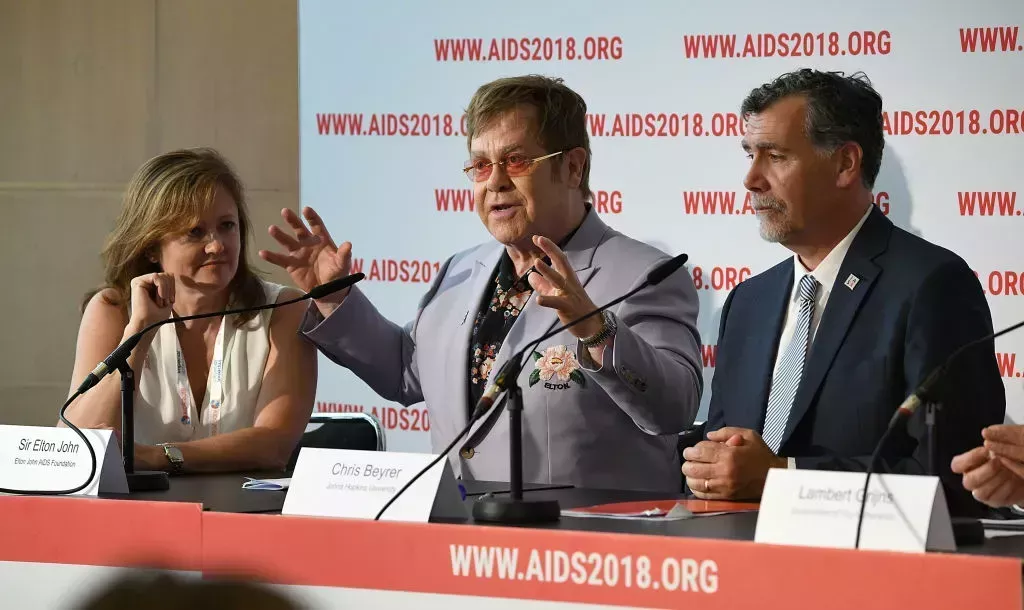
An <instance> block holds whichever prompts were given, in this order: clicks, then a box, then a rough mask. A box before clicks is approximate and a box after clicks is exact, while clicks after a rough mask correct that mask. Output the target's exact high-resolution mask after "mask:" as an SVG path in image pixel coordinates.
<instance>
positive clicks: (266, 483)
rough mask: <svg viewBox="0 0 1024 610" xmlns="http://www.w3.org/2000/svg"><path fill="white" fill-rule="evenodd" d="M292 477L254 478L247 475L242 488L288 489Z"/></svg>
mask: <svg viewBox="0 0 1024 610" xmlns="http://www.w3.org/2000/svg"><path fill="white" fill-rule="evenodd" d="M291 482H292V480H291V479H254V478H252V477H245V482H244V483H242V489H256V490H261V491H283V490H285V489H288V485H289V484H290V483H291Z"/></svg>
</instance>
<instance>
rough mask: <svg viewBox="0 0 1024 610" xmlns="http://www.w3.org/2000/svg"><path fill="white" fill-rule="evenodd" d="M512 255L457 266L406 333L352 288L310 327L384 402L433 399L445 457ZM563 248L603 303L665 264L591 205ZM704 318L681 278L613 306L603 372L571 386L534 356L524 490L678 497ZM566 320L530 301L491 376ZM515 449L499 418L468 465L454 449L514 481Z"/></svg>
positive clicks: (473, 471)
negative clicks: (484, 304)
mask: <svg viewBox="0 0 1024 610" xmlns="http://www.w3.org/2000/svg"><path fill="white" fill-rule="evenodd" d="M503 248H504V246H502V245H501V244H499V243H496V242H493V243H489V244H485V245H480V246H477V247H475V248H472V249H470V250H466V251H463V252H460V253H458V254H455V255H454V256H452V257H451V258H449V259H448V260H447V261H446V262H445V264H444V265H443V266H442V268H441V270H440V273H439V274H438V277H437V279H436V280H435V282H434V284H433V285H432V286H431V288H430V290H429V291H428V292H427V294H426V295H425V296H424V297H423V299H422V300H421V302H420V304H419V309H418V312H417V315H416V318H415V320H414V321H413V322H411V323H410V324H408V325H406V326H405V327H402V326H398V325H396V324H394V323H393V322H391V321H389V320H387V319H385V318H384V317H383V316H382V315H381V314H380V313H379V312H378V311H377V310H376V309H375V308H374V306H373V305H372V304H371V303H370V302H369V300H368V299H367V298H366V295H365V294H364V293H363V292H362V291H360V290H359V289H358V287H354V288H353V289H352V290H351V292H350V293H349V296H348V297H347V298H346V299H345V302H344V303H343V304H342V306H341V307H339V308H338V309H337V310H335V311H334V313H332V314H331V315H330V316H329V317H328V318H327V319H324V318H323V317H322V316H321V315H320V314H319V311H318V310H317V309H316V307H315V306H313V305H311V306H310V308H309V309H308V310H307V313H306V318H305V319H304V320H303V324H302V328H301V332H303V333H304V334H305V336H306V337H308V338H309V339H310V340H312V341H313V342H314V343H315V344H316V345H317V347H318V348H319V349H320V351H322V352H323V353H324V354H325V355H326V356H328V357H329V358H330V359H331V360H333V361H334V362H336V363H338V364H340V365H341V366H343V367H345V368H348V369H350V370H351V371H353V372H354V373H355V374H356V375H358V376H359V378H360V379H362V380H363V381H364V382H366V383H367V384H368V385H369V386H370V387H371V388H373V390H374V391H376V392H377V393H378V394H380V395H381V396H382V397H384V398H385V399H388V400H393V401H396V402H399V403H402V404H404V405H410V404H414V403H418V402H421V401H425V402H426V405H427V408H428V409H429V412H430V422H431V427H430V432H431V444H432V446H433V448H434V450H435V451H440V450H441V449H442V448H444V447H445V446H447V445H448V443H450V442H451V440H452V439H453V438H454V437H455V435H456V434H458V433H459V432H460V431H461V430H462V429H463V428H464V427H465V426H466V423H467V422H468V415H469V412H470V405H469V404H468V400H469V399H468V392H467V383H468V376H469V368H468V367H469V365H468V349H469V340H470V333H471V331H472V326H473V321H474V318H475V316H476V313H477V309H478V306H479V304H480V301H481V298H482V296H483V293H484V291H485V290H490V289H491V286H490V285H489V281H488V280H490V278H491V277H492V272H493V271H494V269H495V267H496V265H497V264H498V261H499V259H500V257H501V254H502V251H503ZM564 251H565V253H566V256H567V258H568V260H569V262H570V263H571V264H572V267H573V269H574V270H575V271H576V274H577V276H578V277H579V279H580V282H581V283H582V284H583V285H584V286H585V288H586V290H587V293H588V294H589V295H590V298H591V299H592V300H593V301H594V303H596V304H597V305H601V304H603V303H607V302H608V301H611V300H612V299H614V298H616V297H618V296H620V295H622V294H624V293H625V292H627V291H628V290H630V289H631V288H633V287H635V286H637V285H638V284H640V282H641V281H643V279H644V278H645V277H646V275H647V272H649V271H650V270H651V269H653V268H654V267H656V266H657V265H658V264H659V263H661V262H664V261H666V260H668V258H669V257H668V256H667V255H666V254H665V253H663V252H661V251H660V250H658V249H656V248H653V247H651V246H648V245H646V244H644V243H641V242H639V241H636V240H633V239H630V238H628V237H626V236H624V235H622V234H621V233H619V232H617V231H615V230H613V229H611V228H610V227H608V226H607V225H606V224H605V223H604V222H603V221H602V220H601V219H600V218H599V217H598V215H597V213H596V212H594V211H593V210H591V211H590V212H589V213H588V214H587V217H586V219H585V220H584V222H583V224H582V225H581V226H580V228H579V230H578V231H577V232H576V234H575V235H573V237H572V239H571V240H570V241H569V243H568V244H566V247H565V248H564ZM697 309H698V303H697V293H696V290H695V289H694V286H693V283H692V281H691V280H690V277H689V275H688V274H687V273H686V272H685V271H684V270H680V271H677V272H676V273H675V274H674V275H673V276H671V277H670V278H668V279H667V280H665V281H663V282H662V283H660V284H659V285H657V286H653V287H648V288H645V289H644V290H642V291H640V292H639V293H637V294H636V295H634V296H633V297H631V298H629V299H627V300H626V301H624V302H622V303H620V304H619V305H617V306H616V307H614V308H613V309H612V310H611V311H612V312H613V315H614V316H615V317H616V322H617V324H618V332H617V334H616V336H615V339H614V343H613V345H612V347H610V348H609V349H607V350H606V352H605V355H604V363H603V366H602V367H601V368H600V369H599V370H586V369H584V368H582V366H581V368H579V369H578V371H577V372H576V373H575V374H573V375H571V376H570V379H569V380H567V381H562V380H560V379H559V378H558V377H557V376H554V377H551V378H550V379H548V380H547V381H545V380H544V379H540V378H539V377H540V372H541V371H540V370H539V369H538V368H537V367H538V364H543V363H540V362H539V361H538V360H537V359H536V357H533V356H531V357H529V358H528V359H527V361H526V364H525V365H524V366H523V370H522V372H521V374H520V376H519V378H518V381H519V387H520V388H522V391H523V406H524V411H523V480H524V482H528V483H552V484H570V485H575V486H578V487H591V488H605V489H637V490H657V491H665V492H678V491H679V490H680V488H681V485H682V475H681V473H680V470H679V457H678V455H677V450H676V441H677V435H678V433H679V432H681V431H682V430H683V429H684V428H685V427H686V426H688V425H690V424H691V423H692V422H693V420H694V418H695V417H696V414H697V409H698V407H699V405H700V397H701V392H702V391H703V378H702V363H701V359H700V337H699V334H698V331H697V328H696V321H697ZM557 324H558V318H557V315H556V313H555V311H554V310H552V309H548V308H544V307H540V306H538V305H537V304H536V302H535V299H534V298H532V297H531V299H530V301H529V302H528V303H527V305H526V307H525V308H524V309H523V311H522V313H521V314H520V315H519V317H518V319H517V320H516V322H515V324H514V325H513V326H512V328H511V330H510V331H509V333H508V335H507V337H506V338H505V341H504V343H503V344H502V347H501V350H500V351H499V352H498V355H497V358H496V359H495V362H494V366H493V368H492V370H491V381H493V378H494V375H495V374H496V373H497V371H498V370H499V369H500V368H501V366H502V364H504V363H505V362H506V361H507V360H508V359H509V357H511V356H512V355H513V354H514V353H515V352H516V351H518V350H520V349H522V348H524V347H526V346H527V345H529V344H530V343H532V342H533V341H534V340H536V339H537V337H539V336H540V335H542V334H544V333H546V332H547V331H549V330H551V329H553V328H554V327H555V326H556V325H557ZM559 345H562V346H566V347H567V348H568V350H569V351H571V352H573V353H575V354H577V359H578V362H580V364H581V365H582V364H583V363H584V362H585V361H584V360H583V359H582V356H583V353H582V352H583V351H585V348H583V347H582V346H580V345H578V341H577V340H576V338H575V337H573V336H572V335H571V334H570V333H569V332H568V331H564V332H562V333H559V334H558V335H556V336H555V337H553V338H551V339H549V340H547V341H545V342H544V343H542V344H541V345H540V347H539V348H538V349H537V350H536V351H537V353H538V354H541V355H543V354H544V353H545V352H546V351H547V350H549V349H551V348H554V347H557V346H559ZM591 366H594V365H591ZM535 371H536V372H535ZM563 372H564V371H563ZM531 377H532V379H531ZM531 382H532V383H531ZM479 425H480V424H479V423H478V424H476V426H477V427H478V426H479ZM508 446H509V440H508V418H507V417H505V416H503V417H501V418H500V419H499V420H497V423H496V424H495V425H494V427H493V429H492V430H491V431H490V434H489V435H488V436H487V437H486V438H485V439H484V440H483V441H482V442H481V443H480V444H479V445H478V446H477V448H476V452H475V455H474V456H473V457H472V458H470V459H465V458H462V457H460V455H459V454H458V452H453V453H452V455H451V456H450V460H451V462H452V466H453V468H454V470H455V473H456V475H457V476H459V475H461V476H462V477H463V478H464V479H478V480H492V481H507V480H508V478H509V458H508V455H509V451H508Z"/></svg>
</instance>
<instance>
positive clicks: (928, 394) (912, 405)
mask: <svg viewBox="0 0 1024 610" xmlns="http://www.w3.org/2000/svg"><path fill="white" fill-rule="evenodd" d="M1022 326H1024V321H1021V322H1018V323H1016V324H1014V325H1012V326H1008V327H1006V328H1004V329H1003V330H1001V331H999V332H994V333H989V334H987V335H985V336H983V337H980V338H978V339H974V340H973V341H968V342H967V343H965V344H963V345H961V346H960V347H958V348H957V349H956V350H954V351H953V353H952V354H950V355H949V357H948V358H946V360H945V361H943V362H942V364H940V365H938V366H937V367H935V369H933V370H932V372H931V373H929V374H928V376H927V377H925V378H924V381H922V382H921V383H920V384H918V386H917V388H916V389H915V390H914V391H913V392H911V393H910V396H907V398H906V399H905V400H904V401H903V402H902V403H900V406H899V407H897V409H896V412H895V413H893V414H892V418H891V419H890V420H889V425H888V427H887V428H886V429H885V432H884V433H883V434H882V438H880V439H879V440H878V444H877V445H875V451H874V452H873V453H872V454H871V460H870V461H869V462H868V470H867V476H865V477H864V491H863V492H862V499H861V504H860V515H859V516H858V517H857V538H856V540H855V542H854V548H855V549H859V548H860V531H861V526H862V525H863V523H864V507H865V506H866V505H867V495H868V482H869V481H870V480H871V474H872V473H873V472H874V471H875V469H876V468H877V463H878V460H879V457H880V456H881V453H882V447H883V446H884V445H885V441H886V440H888V438H889V435H891V434H892V432H893V431H894V430H895V429H896V428H897V427H898V426H899V425H900V424H901V423H903V422H905V421H907V420H908V419H910V416H911V415H913V414H914V413H915V412H916V411H917V409H918V408H919V407H920V406H921V405H922V404H924V403H925V402H927V401H928V400H929V399H931V398H933V397H934V392H935V386H936V385H937V384H938V382H939V380H940V379H942V377H943V376H944V375H945V374H946V371H947V370H949V367H950V365H951V364H953V362H955V361H956V359H957V358H959V357H960V355H961V354H963V353H964V352H965V351H967V350H969V349H971V348H973V347H975V346H977V345H980V344H982V343H987V342H989V341H993V340H995V339H996V338H997V337H1001V336H1003V335H1005V334H1006V333H1010V332H1013V331H1015V330H1017V329H1018V328H1020V327H1022ZM928 450H929V451H932V450H933V447H928ZM932 474H934V473H932Z"/></svg>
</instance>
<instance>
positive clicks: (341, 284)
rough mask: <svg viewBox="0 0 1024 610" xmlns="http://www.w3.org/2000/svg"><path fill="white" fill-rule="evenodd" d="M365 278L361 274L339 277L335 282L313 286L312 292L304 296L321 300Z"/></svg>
mask: <svg viewBox="0 0 1024 610" xmlns="http://www.w3.org/2000/svg"><path fill="white" fill-rule="evenodd" d="M365 277H366V276H365V275H363V274H362V273H353V274H352V275H346V276H345V277H339V278H338V279H336V280H331V281H329V282H324V283H323V284H320V285H319V286H314V287H313V289H312V290H310V291H309V292H307V293H306V296H307V297H309V298H311V299H322V298H324V297H325V296H327V295H329V294H333V293H335V292H338V291H339V290H344V289H346V288H348V287H349V286H351V285H352V284H355V283H356V282H358V281H360V280H362V279H363V278H365Z"/></svg>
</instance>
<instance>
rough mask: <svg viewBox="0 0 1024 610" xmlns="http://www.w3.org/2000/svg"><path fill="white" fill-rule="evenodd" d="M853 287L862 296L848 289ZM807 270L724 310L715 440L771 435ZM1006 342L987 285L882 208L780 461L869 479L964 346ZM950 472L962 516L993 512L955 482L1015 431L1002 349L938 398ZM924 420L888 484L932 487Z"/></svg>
mask: <svg viewBox="0 0 1024 610" xmlns="http://www.w3.org/2000/svg"><path fill="white" fill-rule="evenodd" d="M851 274H853V275H854V276H856V277H857V278H858V279H859V281H858V283H857V284H856V286H855V287H854V288H853V289H849V288H847V286H846V285H845V282H846V280H847V278H848V277H849V276H850V275H851ZM792 285H793V260H792V258H787V259H786V260H785V261H783V262H782V263H780V264H778V265H776V266H774V267H772V268H771V269H769V270H767V271H765V272H763V273H761V274H759V275H757V276H755V277H752V278H750V279H748V280H746V281H744V282H742V283H741V284H739V285H738V286H737V287H736V288H735V289H734V290H733V291H732V293H730V294H729V296H728V298H727V299H726V302H725V306H724V308H723V309H722V319H721V327H720V329H719V340H718V360H717V363H716V364H717V366H716V370H715V376H714V380H713V383H712V396H711V405H710V408H709V412H708V422H707V428H706V430H707V431H711V430H717V429H719V428H722V427H725V426H738V427H742V428H750V429H752V430H755V431H757V432H759V433H760V432H761V430H762V428H763V426H764V418H765V409H766V406H767V403H768V393H769V390H770V388H771V380H772V371H773V368H774V364H775V357H776V352H777V347H778V342H779V335H780V334H781V331H782V324H783V320H784V316H785V313H786V309H787V307H788V299H789V297H790V291H791V288H792ZM991 332H992V320H991V314H990V312H989V308H988V303H987V302H986V300H985V296H984V293H983V292H982V289H981V284H980V283H979V281H978V279H977V277H976V276H975V274H974V272H972V271H971V269H970V267H968V266H967V264H966V263H965V262H964V261H963V260H962V259H961V258H960V257H958V256H957V255H955V254H953V253H952V252H950V251H948V250H946V249H944V248H941V247H939V246H936V245H934V244H931V243H929V242H927V241H925V240H923V239H920V238H918V237H916V236H914V235H912V234H910V233H908V232H906V231H904V230H902V229H900V228H898V227H896V226H894V225H893V224H892V222H890V221H889V219H888V218H886V217H885V216H884V215H883V214H882V213H881V212H880V211H879V210H878V209H877V208H875V209H874V210H872V212H871V214H870V216H869V217H868V219H867V220H866V221H865V222H864V225H863V226H862V227H861V230H860V232H859V233H858V234H857V236H856V237H855V238H854V241H853V243H852V244H851V246H850V249H849V251H848V253H847V255H846V258H845V260H844V261H843V263H842V266H841V268H840V270H839V274H838V276H837V277H836V282H835V285H834V286H833V287H832V293H831V295H830V296H829V300H828V304H827V305H826V308H825V311H824V313H823V315H822V319H821V321H820V322H819V325H818V329H817V333H816V335H815V338H814V342H813V344H812V345H811V351H810V352H809V354H808V360H807V364H806V366H805V367H804V373H803V375H804V376H803V379H802V380H801V383H800V387H799V389H798V391H797V396H796V400H795V401H794V404H793V408H792V411H791V413H790V417H789V421H788V424H787V426H786V431H785V434H784V436H783V439H782V444H781V446H780V449H779V455H781V456H785V457H793V458H795V459H796V465H797V467H798V468H808V469H818V470H851V471H861V472H863V471H864V470H866V468H867V465H868V462H869V460H870V456H871V453H872V452H873V450H874V448H875V445H876V444H877V443H878V441H879V439H880V438H881V437H882V434H883V433H884V431H885V429H886V427H887V425H888V423H889V420H890V418H891V417H892V414H893V412H894V411H895V409H896V407H898V406H899V404H900V403H901V402H902V401H903V400H904V399H905V398H906V397H907V396H908V395H909V394H910V393H911V392H913V391H914V389H915V388H916V387H917V386H918V385H919V384H920V383H921V381H922V380H923V379H924V378H925V377H926V376H927V375H928V374H929V373H930V372H931V371H932V369H933V368H935V367H936V366H937V365H939V364H940V363H942V362H943V361H944V360H945V359H946V357H947V356H949V355H950V354H951V353H952V352H953V351H954V350H956V349H957V348H958V347H960V346H961V345H963V344H965V343H967V342H968V341H971V340H973V339H976V338H979V337H982V336H984V335H986V334H989V333H991ZM935 399H936V400H938V401H939V402H940V405H941V408H940V410H939V412H938V417H937V427H936V429H935V432H936V438H937V443H936V454H937V460H936V470H937V472H935V473H934V474H938V475H939V476H940V477H941V478H942V480H943V483H944V486H945V493H946V496H947V501H948V503H949V507H950V511H951V512H952V513H954V514H961V515H970V514H976V513H977V512H978V511H980V510H981V505H980V504H979V503H977V502H975V501H974V500H973V499H972V498H971V496H970V494H969V493H968V492H966V491H964V490H963V486H962V485H961V481H960V478H959V477H958V476H954V475H953V473H952V472H951V470H950V460H952V458H953V456H954V455H956V454H958V453H961V452H964V451H967V450H969V449H971V448H973V447H976V446H978V445H980V444H981V442H982V438H981V429H982V428H984V427H985V426H988V425H990V424H998V423H1002V422H1003V418H1004V414H1005V406H1006V396H1005V389H1004V386H1003V382H1002V379H1001V378H1000V374H999V370H998V366H997V364H996V359H995V348H994V343H993V342H992V341H989V342H987V343H984V344H981V345H978V346H977V347H975V348H972V349H971V350H969V351H968V352H965V353H963V354H962V355H961V356H960V357H959V358H958V359H957V361H956V364H954V365H953V366H952V367H951V368H950V369H949V370H948V372H947V374H946V375H945V377H944V379H943V380H942V382H941V383H940V384H939V386H938V387H937V388H936V393H935ZM927 456H928V446H927V443H926V431H925V425H924V408H923V407H922V408H921V409H918V411H917V412H916V413H915V414H914V416H913V417H912V418H911V419H910V420H909V421H908V422H907V425H906V426H905V427H903V428H901V429H899V430H897V431H895V432H894V433H893V434H892V435H891V436H890V437H889V439H888V440H887V441H886V448H885V450H884V451H883V452H882V454H881V458H882V460H881V461H882V464H881V467H880V471H881V472H895V473H905V474H926V473H927V472H926V468H927Z"/></svg>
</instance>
